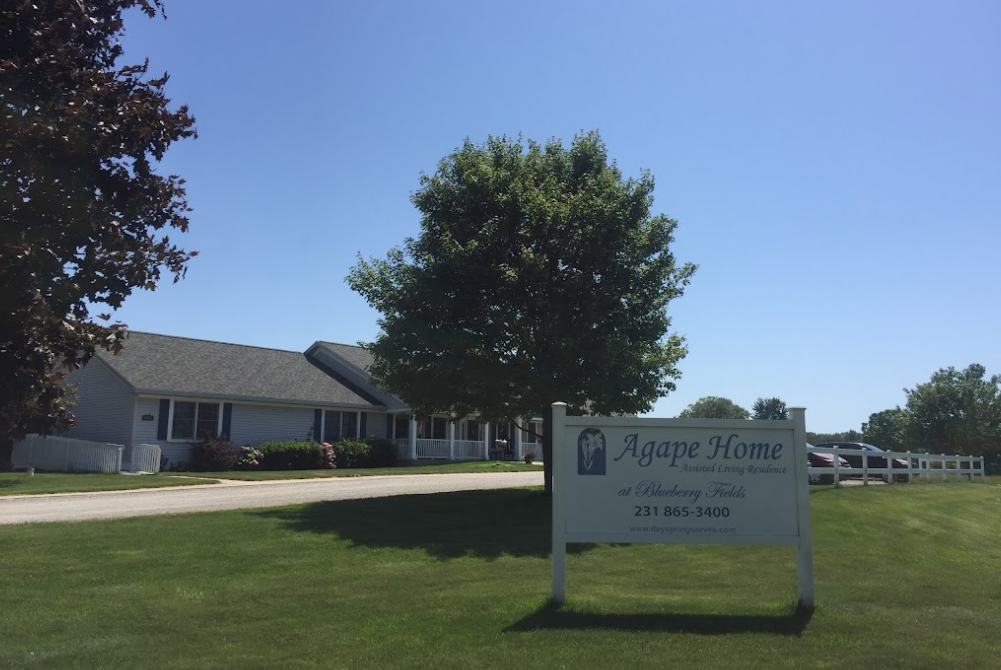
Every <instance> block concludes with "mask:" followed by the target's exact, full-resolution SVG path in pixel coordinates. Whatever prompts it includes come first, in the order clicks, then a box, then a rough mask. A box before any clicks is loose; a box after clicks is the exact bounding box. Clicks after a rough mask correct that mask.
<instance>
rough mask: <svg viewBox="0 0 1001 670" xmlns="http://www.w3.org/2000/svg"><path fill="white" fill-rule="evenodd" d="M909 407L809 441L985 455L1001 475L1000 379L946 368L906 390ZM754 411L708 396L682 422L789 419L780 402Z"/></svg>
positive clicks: (973, 368)
mask: <svg viewBox="0 0 1001 670" xmlns="http://www.w3.org/2000/svg"><path fill="white" fill-rule="evenodd" d="M904 394H905V396H906V402H905V404H904V406H903V407H901V406H899V405H898V406H896V407H893V408H890V409H884V410H882V411H879V412H874V413H872V414H870V415H869V420H868V421H866V422H865V423H863V424H862V429H861V430H860V431H859V430H853V429H852V430H847V431H844V432H840V433H811V432H807V434H806V437H807V441H808V442H811V443H813V444H816V443H818V442H866V443H868V444H873V445H875V446H877V447H880V448H882V449H886V450H889V451H914V452H927V453H933V454H944V453H947V454H963V455H971V456H984V457H985V458H986V463H987V471H988V472H990V473H996V472H1001V375H993V376H991V377H988V376H987V369H986V368H985V367H984V366H983V365H980V364H978V363H974V364H972V365H970V366H969V367H967V368H966V369H964V370H957V369H956V368H953V367H949V368H943V369H941V370H939V371H938V372H936V373H934V374H933V375H932V376H931V379H930V380H929V381H927V382H925V383H923V384H918V385H917V386H915V387H914V388H913V389H904ZM752 409H753V411H752V412H748V411H747V410H746V409H744V408H743V407H741V406H740V405H738V404H736V403H735V402H733V401H732V400H730V399H728V398H722V397H718V396H706V397H704V398H700V399H698V400H697V401H695V402H694V403H692V404H691V405H689V406H688V407H687V408H685V410H684V411H682V412H681V413H680V414H679V415H678V416H679V418H702V419H749V418H751V419H785V418H788V411H787V409H786V404H785V403H784V402H783V401H782V400H780V399H779V398H758V400H757V401H756V402H755V403H754V407H753V408H752Z"/></svg>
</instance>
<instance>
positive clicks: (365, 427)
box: [358, 412, 368, 440]
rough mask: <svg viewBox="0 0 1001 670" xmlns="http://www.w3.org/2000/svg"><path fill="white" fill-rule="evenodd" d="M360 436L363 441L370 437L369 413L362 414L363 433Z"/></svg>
mask: <svg viewBox="0 0 1001 670" xmlns="http://www.w3.org/2000/svg"><path fill="white" fill-rule="evenodd" d="M358 436H359V437H360V438H361V439H363V440H364V439H365V438H366V437H368V412H362V413H361V431H360V432H359V433H358Z"/></svg>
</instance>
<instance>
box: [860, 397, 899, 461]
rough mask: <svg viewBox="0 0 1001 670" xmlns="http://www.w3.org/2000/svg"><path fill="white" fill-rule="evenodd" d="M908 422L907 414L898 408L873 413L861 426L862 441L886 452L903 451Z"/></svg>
mask: <svg viewBox="0 0 1001 670" xmlns="http://www.w3.org/2000/svg"><path fill="white" fill-rule="evenodd" d="M909 420H910V415H909V414H908V412H907V411H906V410H904V409H901V408H900V407H894V408H893V409H884V410H883V411H882V412H874V413H872V414H870V415H869V420H868V421H866V422H865V423H863V424H862V440H863V441H864V442H866V443H867V444H873V445H876V446H877V447H880V448H881V449H886V450H887V451H905V450H906V449H907V448H908V447H907V426H908V422H909Z"/></svg>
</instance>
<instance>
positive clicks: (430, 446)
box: [417, 439, 449, 461]
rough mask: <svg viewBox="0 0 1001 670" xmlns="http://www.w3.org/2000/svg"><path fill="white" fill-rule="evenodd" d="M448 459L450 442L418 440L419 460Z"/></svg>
mask: <svg viewBox="0 0 1001 670" xmlns="http://www.w3.org/2000/svg"><path fill="white" fill-rule="evenodd" d="M448 457H449V453H448V440H426V439H418V440H417V460H425V459H431V460H445V461H447V460H448Z"/></svg>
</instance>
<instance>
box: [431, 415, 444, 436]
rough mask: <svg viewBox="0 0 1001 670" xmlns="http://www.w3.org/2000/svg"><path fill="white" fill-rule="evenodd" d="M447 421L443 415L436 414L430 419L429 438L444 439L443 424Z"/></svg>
mask: <svg viewBox="0 0 1001 670" xmlns="http://www.w3.org/2000/svg"><path fill="white" fill-rule="evenodd" d="M447 424H448V421H446V420H445V417H442V416H436V417H434V418H433V419H432V420H431V439H432V440H444V439H445V426H446V425H447Z"/></svg>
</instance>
